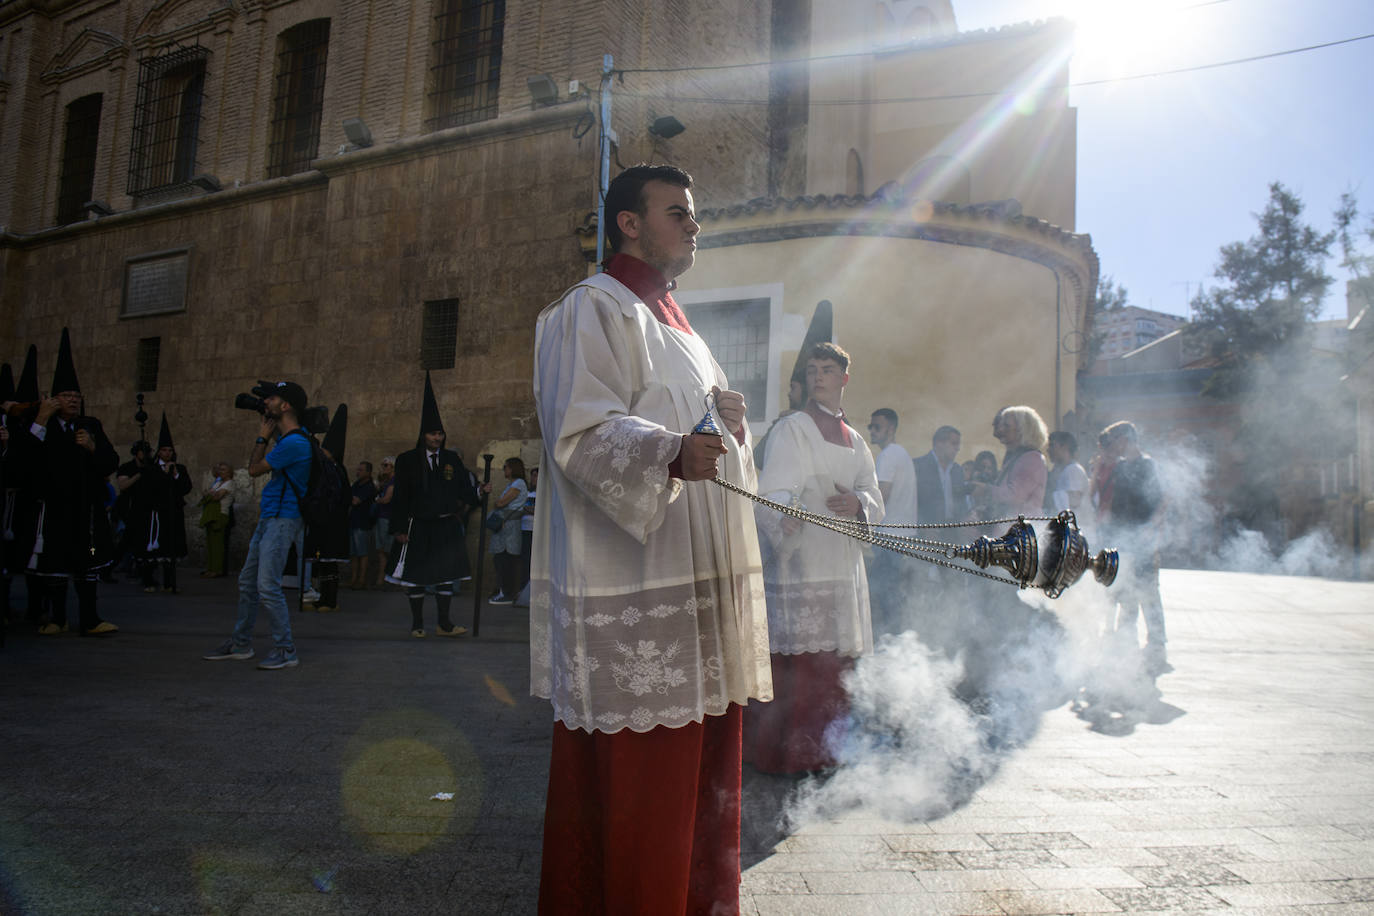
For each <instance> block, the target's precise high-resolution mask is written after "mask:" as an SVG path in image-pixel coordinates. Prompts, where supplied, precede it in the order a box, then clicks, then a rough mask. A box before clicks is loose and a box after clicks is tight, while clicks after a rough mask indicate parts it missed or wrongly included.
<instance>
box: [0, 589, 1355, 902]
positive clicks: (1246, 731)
mask: <svg viewBox="0 0 1374 916" xmlns="http://www.w3.org/2000/svg"><path fill="white" fill-rule="evenodd" d="M182 578H183V581H185V582H187V584H186V586H185V594H183V595H180V596H165V595H160V594H159V595H154V596H145V595H144V594H143V593H142V592H141V591H140V590H139V589H138V588H137V586H135V585H130V584H119V585H115V586H110V587H103V586H102V592H101V594H102V597H101V601H102V608H103V611H104V613H105V615H106V616H107V617H109V618H110V619H111V620H114V621H116V622H117V623H119V624H120V627H121V632H120V633H119V634H118V635H117V636H115V637H112V638H108V639H81V638H77V637H57V638H40V637H37V636H36V635H33V634H31V633H30V632H26V630H25V628H24V627H23V626H22V625H20V626H16V627H13V628H12V629H11V630H10V633H9V639H8V644H7V646H6V647H5V648H4V649H0V721H3V723H4V734H3V738H2V739H0V740H2V741H3V743H2V744H0V747H3V751H2V752H0V913H3V914H6V916H8V914H11V913H14V914H67V913H72V914H83V916H84V914H106V913H108V914H133V913H159V914H180V913H187V914H201V913H223V914H233V916H245V914H267V913H271V914H281V913H329V914H340V913H342V914H366V916H372V914H428V913H455V912H457V913H475V914H486V913H492V914H525V913H532V912H533V911H534V903H535V900H536V896H537V892H538V874H539V847H540V835H541V828H542V816H543V801H544V785H545V780H546V778H547V766H548V741H549V726H550V721H549V719H550V716H549V710H548V708H547V705H546V704H544V703H543V702H538V701H535V700H533V699H531V698H530V697H529V696H528V674H527V655H528V623H527V619H526V617H525V616H524V612H523V611H520V610H518V609H512V608H492V607H485V608H484V610H483V614H482V635H481V637H480V638H478V639H472V638H463V639H458V640H443V639H439V638H437V637H434V636H431V637H430V638H428V639H425V640H414V639H411V638H410V637H409V616H408V611H407V608H406V603H405V599H404V598H403V596H401V595H400V594H399V593H397V592H394V591H390V592H366V593H358V592H347V591H346V592H344V593H343V601H342V603H343V605H344V610H343V611H341V612H340V613H337V614H325V615H319V614H295V615H294V618H293V619H294V620H295V625H296V630H297V641H298V644H299V647H300V652H301V658H302V663H301V665H300V667H299V668H296V669H291V670H285V671H277V672H264V671H258V670H256V669H255V668H253V666H252V664H251V663H243V662H234V661H222V662H206V661H203V660H201V659H200V657H199V656H200V654H201V653H203V652H204V651H206V650H208V649H209V648H211V647H213V646H214V645H215V644H216V643H218V642H219V641H220V640H222V639H223V638H224V635H225V633H226V632H227V630H228V627H229V625H230V623H231V621H232V618H233V614H234V610H233V608H234V600H235V593H234V586H233V583H232V582H230V581H227V580H215V581H208V582H207V581H204V580H197V579H195V578H194V577H193V576H191V575H183V577H182ZM1162 581H1163V589H1164V597H1165V605H1166V613H1167V615H1168V619H1169V627H1170V633H1171V639H1172V642H1171V644H1170V658H1171V661H1172V662H1173V663H1174V665H1175V666H1176V668H1177V670H1176V671H1175V672H1173V673H1171V674H1168V675H1165V676H1163V677H1161V678H1159V679H1158V682H1157V687H1158V690H1159V694H1158V696H1157V697H1155V698H1154V699H1153V700H1151V702H1150V703H1149V704H1147V705H1146V707H1145V708H1143V709H1136V710H1126V712H1125V713H1124V714H1123V715H1121V716H1119V717H1113V718H1111V719H1108V720H1103V719H1094V718H1093V717H1092V716H1091V715H1088V714H1087V713H1085V712H1084V711H1083V710H1081V709H1077V708H1076V707H1075V706H1074V705H1072V704H1069V703H1065V704H1063V705H1060V706H1056V707H1055V708H1052V709H1048V710H1045V711H1043V713H1042V714H1041V716H1040V720H1039V721H1038V723H1036V728H1035V729H1034V730H1033V731H1032V732H1031V733H1030V737H1028V738H1027V739H1026V740H1025V741H1024V743H1022V744H1020V745H1018V746H1014V747H1010V748H1008V749H1006V750H1005V752H1004V753H1002V755H1001V756H1000V758H999V760H998V765H997V766H996V768H995V769H994V770H993V771H992V772H990V773H989V774H987V775H986V778H984V779H983V780H982V781H981V784H977V785H975V786H973V788H972V791H971V792H969V793H967V794H966V796H965V797H964V798H962V799H960V800H959V801H958V802H957V803H956V804H955V805H954V807H953V809H952V810H950V811H949V812H948V813H945V814H943V815H940V816H930V817H927V818H924V819H917V820H912V821H904V820H901V819H893V818H892V817H891V816H890V812H878V813H876V814H875V812H873V811H868V810H855V811H852V812H848V813H841V814H837V815H833V816H830V817H827V818H825V819H821V820H814V821H811V822H807V823H803V824H801V825H800V826H795V827H793V828H791V829H788V830H784V831H778V830H777V829H776V825H774V824H771V823H768V822H765V821H766V819H764V818H762V817H759V818H756V819H755V822H753V823H746V843H745V850H744V856H743V860H744V864H745V872H744V883H743V886H742V894H741V904H742V910H743V912H744V913H746V914H750V916H773V914H779V916H782V914H786V916H793V914H827V916H830V914H833V916H853V914H870V913H872V914H912V913H917V914H922V913H950V914H994V916H1005V914H1017V913H1025V914H1039V913H1046V914H1059V913H1123V912H1127V913H1189V914H1197V913H1228V914H1240V913H1244V914H1261V916H1297V914H1317V913H1321V914H1331V916H1336V914H1341V916H1344V914H1353V913H1374V614H1371V609H1374V586H1371V585H1367V584H1353V583H1342V582H1335V581H1324V580H1311V579H1298V578H1284V577H1261V576H1248V575H1239V574H1216V573H1204V572H1192V571H1177V570H1166V571H1165V572H1164V575H1163V578H1162ZM1093 587H1095V586H1093V585H1092V584H1088V585H1086V586H1079V588H1093ZM18 588H19V589H22V586H20V587H18ZM471 600H472V596H471V593H467V594H463V595H460V596H459V598H458V599H457V602H456V604H457V605H458V606H459V607H461V608H462V609H463V614H462V615H460V617H459V620H460V622H467V623H469V625H470V621H464V620H463V618H464V617H466V616H467V615H468V613H469V610H468V609H469V608H470V607H471ZM427 614H429V615H430V616H431V618H432V614H433V610H432V607H431V608H427ZM260 629H261V624H260ZM258 649H259V652H260V653H263V652H265V651H266V649H267V640H266V639H260V640H259V642H258ZM746 788H747V790H748V795H747V798H746V801H747V803H748V805H747V809H746V816H747V817H749V816H751V814H758V812H760V811H762V812H764V813H772V814H776V813H777V812H778V810H779V808H780V806H782V805H785V803H786V792H787V790H788V785H787V784H786V783H777V782H769V781H768V780H765V779H763V778H761V777H758V776H757V774H752V775H751V774H749V773H746ZM440 791H448V792H453V793H454V794H455V797H454V799H453V800H452V801H448V802H440V801H433V800H431V796H432V795H433V794H434V793H436V792H440Z"/></svg>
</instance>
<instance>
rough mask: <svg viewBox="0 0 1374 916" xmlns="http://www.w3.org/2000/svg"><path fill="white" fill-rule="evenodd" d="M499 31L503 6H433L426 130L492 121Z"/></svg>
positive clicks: (468, 0)
mask: <svg viewBox="0 0 1374 916" xmlns="http://www.w3.org/2000/svg"><path fill="white" fill-rule="evenodd" d="M505 27H506V0H438V12H437V13H436V14H435V17H434V47H433V57H432V62H431V64H430V91H429V105H428V109H429V115H428V117H427V118H426V119H425V126H426V127H428V128H429V129H430V130H442V129H443V128H445V127H456V126H457V125H459V124H471V123H472V122H473V121H485V120H486V119H488V118H494V117H496V114H497V104H498V102H499V95H498V94H499V91H500V88H501V45H502V39H503V37H504V33H505Z"/></svg>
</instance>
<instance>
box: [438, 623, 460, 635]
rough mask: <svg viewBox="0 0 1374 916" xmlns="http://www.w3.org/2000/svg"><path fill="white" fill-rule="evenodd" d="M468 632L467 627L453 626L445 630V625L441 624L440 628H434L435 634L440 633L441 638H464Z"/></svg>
mask: <svg viewBox="0 0 1374 916" xmlns="http://www.w3.org/2000/svg"><path fill="white" fill-rule="evenodd" d="M467 631H468V628H467V627H459V626H452V627H449V628H448V629H447V630H446V629H444V625H443V624H440V625H439V626H437V627H435V628H434V632H436V633H438V634H439V635H440V636H462V635H463V634H464V633H466V632H467Z"/></svg>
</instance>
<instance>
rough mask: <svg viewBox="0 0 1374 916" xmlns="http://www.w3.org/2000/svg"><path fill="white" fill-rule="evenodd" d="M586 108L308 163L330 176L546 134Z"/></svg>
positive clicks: (511, 118)
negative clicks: (513, 137)
mask: <svg viewBox="0 0 1374 916" xmlns="http://www.w3.org/2000/svg"><path fill="white" fill-rule="evenodd" d="M585 111H586V106H585V105H584V104H583V103H582V102H579V101H573V102H565V103H563V104H561V105H551V106H549V107H547V108H536V109H534V110H532V111H521V112H516V113H512V114H504V115H501V116H500V117H499V118H492V119H491V120H488V121H476V122H474V123H472V124H464V125H461V126H459V127H449V128H445V129H444V130H436V131H433V132H432V133H427V134H420V135H419V136H416V137H406V138H404V139H402V140H395V141H392V142H389V143H378V144H376V145H374V146H369V147H363V148H358V147H352V146H350V147H349V149H348V150H347V151H345V152H343V153H338V154H335V155H330V156H321V157H320V158H318V159H316V160H315V161H313V162H311V163H310V166H311V168H314V169H318V170H319V171H320V172H322V173H324V174H325V175H328V176H330V177H333V176H335V175H346V174H348V173H349V172H356V171H358V170H360V169H367V168H373V167H374V166H377V165H382V164H384V163H392V162H400V161H404V160H407V159H416V158H419V157H421V156H426V155H429V154H430V153H433V152H436V151H438V150H442V149H445V148H447V147H454V146H465V145H468V144H472V143H477V142H481V141H484V140H492V139H497V138H500V137H505V136H508V135H511V134H524V135H528V134H535V133H546V132H548V131H551V130H556V129H558V128H560V127H563V126H564V125H570V124H573V123H575V122H576V121H577V119H578V118H580V117H581V116H582V114H583V113H584V112H585Z"/></svg>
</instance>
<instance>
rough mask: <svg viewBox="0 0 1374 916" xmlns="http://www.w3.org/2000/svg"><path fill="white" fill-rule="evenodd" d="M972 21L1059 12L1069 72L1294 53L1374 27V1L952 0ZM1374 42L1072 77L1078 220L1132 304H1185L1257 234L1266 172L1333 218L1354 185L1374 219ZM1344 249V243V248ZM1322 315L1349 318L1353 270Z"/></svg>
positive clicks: (977, 24) (962, 18) (1320, 222)
mask: <svg viewBox="0 0 1374 916" xmlns="http://www.w3.org/2000/svg"><path fill="white" fill-rule="evenodd" d="M954 13H955V17H956V20H957V22H958V26H959V29H960V30H961V31H971V30H975V29H983V28H996V27H998V26H1001V25H1008V24H1012V23H1017V22H1026V21H1034V20H1037V19H1045V18H1048V17H1052V16H1064V17H1067V18H1071V19H1074V20H1075V21H1077V22H1078V23H1079V26H1078V29H1077V36H1076V42H1077V44H1076V47H1075V52H1074V59H1073V63H1072V65H1071V71H1070V80H1071V81H1072V82H1073V83H1082V82H1088V81H1097V80H1103V79H1108V78H1113V77H1120V76H1129V75H1134V74H1144V73H1151V72H1155V71H1159V70H1169V69H1175V68H1181V67H1193V66H1197V65H1200V64H1210V63H1214V62H1220V61H1227V60H1234V59H1236V58H1243V57H1251V56H1255V55H1261V54H1271V53H1274V52H1278V51H1287V50H1290V49H1295V48H1300V47H1304V46H1307V45H1314V44H1321V43H1325V42H1332V41H1339V40H1341V39H1347V38H1353V37H1355V36H1359V35H1369V34H1371V33H1374V0H1145V2H1141V0H954ZM1372 98H1374V38H1369V39H1365V40H1363V41H1356V42H1351V43H1348V44H1342V45H1338V46H1335V47H1328V48H1322V49H1318V50H1312V51H1306V52H1303V53H1297V54H1289V55H1285V56H1281V57H1275V58H1271V59H1268V60H1261V61H1255V62H1252V63H1240V64H1235V65H1233V66H1226V67H1219V68H1215V69H1207V70H1201V71H1195V72H1191V73H1181V74H1174V75H1165V76H1154V77H1150V78H1147V79H1135V80H1124V81H1119V82H1111V83H1105V84H1101V85H1093V86H1075V87H1074V88H1073V89H1072V90H1071V96H1070V102H1071V104H1072V105H1074V106H1075V107H1076V108H1077V109H1078V207H1077V215H1076V218H1077V225H1076V227H1075V228H1076V231H1078V232H1084V233H1088V234H1090V235H1091V236H1092V241H1093V247H1094V249H1096V251H1097V254H1098V257H1099V258H1100V259H1101V263H1102V274H1103V276H1109V277H1111V278H1112V279H1114V280H1115V281H1116V282H1117V283H1119V284H1121V285H1122V286H1124V287H1125V288H1126V290H1127V292H1128V293H1129V301H1130V302H1131V304H1133V305H1139V306H1143V307H1145V308H1152V309H1155V310H1157V311H1161V312H1167V313H1170V314H1175V315H1183V316H1185V317H1186V316H1187V315H1188V302H1189V300H1190V298H1191V297H1192V296H1195V295H1196V294H1197V291H1198V285H1199V283H1207V284H1208V285H1211V284H1213V283H1215V282H1216V281H1215V278H1214V272H1215V269H1216V265H1217V263H1218V261H1219V254H1218V252H1219V249H1220V248H1221V246H1222V245H1224V244H1226V243H1229V242H1235V241H1242V240H1245V239H1248V238H1250V237H1251V236H1252V235H1254V234H1255V233H1256V231H1257V224H1256V222H1255V218H1254V214H1255V213H1258V212H1259V211H1260V210H1262V209H1263V208H1264V205H1265V203H1266V201H1267V200H1268V196H1269V185H1270V183H1271V182H1274V181H1279V182H1282V183H1283V184H1284V185H1285V186H1286V187H1288V188H1289V189H1290V190H1292V191H1294V192H1296V193H1297V194H1298V196H1299V197H1300V198H1301V199H1302V201H1303V202H1304V204H1305V205H1306V210H1305V212H1304V214H1303V216H1304V218H1305V219H1306V220H1307V221H1308V222H1309V223H1311V224H1312V225H1314V226H1315V227H1316V228H1318V229H1319V230H1323V231H1324V230H1326V229H1329V228H1330V227H1331V222H1332V221H1331V214H1332V212H1333V211H1334V210H1335V209H1336V207H1337V206H1338V205H1339V202H1340V195H1341V194H1342V193H1343V192H1345V191H1354V192H1355V193H1356V195H1357V197H1358V199H1359V202H1360V212H1361V217H1362V219H1361V224H1362V225H1368V223H1369V219H1370V214H1374V104H1371V99H1372ZM1338 251H1339V248H1338V246H1333V252H1336V253H1337V254H1338ZM1327 269H1328V272H1329V273H1330V274H1331V275H1332V276H1333V277H1335V278H1336V283H1334V284H1332V291H1331V293H1330V294H1329V295H1328V297H1327V301H1326V303H1325V307H1324V309H1323V313H1322V317H1324V318H1337V317H1341V318H1343V317H1345V311H1346V307H1345V280H1346V279H1347V278H1348V276H1349V274H1348V273H1347V272H1346V271H1345V270H1344V269H1342V268H1341V267H1340V265H1339V257H1338V256H1336V255H1333V258H1332V260H1331V262H1330V263H1329V264H1328V267H1327Z"/></svg>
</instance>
